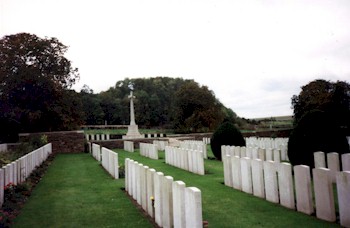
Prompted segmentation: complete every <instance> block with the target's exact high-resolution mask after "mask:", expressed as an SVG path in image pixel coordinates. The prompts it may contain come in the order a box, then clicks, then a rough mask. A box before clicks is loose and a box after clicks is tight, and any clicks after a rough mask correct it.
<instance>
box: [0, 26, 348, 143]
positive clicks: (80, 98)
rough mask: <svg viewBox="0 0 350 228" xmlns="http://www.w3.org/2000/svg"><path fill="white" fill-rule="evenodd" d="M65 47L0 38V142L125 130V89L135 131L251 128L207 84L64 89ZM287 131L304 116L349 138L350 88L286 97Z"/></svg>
mask: <svg viewBox="0 0 350 228" xmlns="http://www.w3.org/2000/svg"><path fill="white" fill-rule="evenodd" d="M67 50H68V47H67V46H65V45H64V44H62V43H61V42H60V41H59V40H58V39H56V38H48V37H45V38H40V37H38V36H36V35H34V34H29V33H18V34H15V35H9V36H5V37H3V38H1V39H0V126H1V127H0V142H3V141H9V140H11V139H12V140H13V138H16V137H17V135H18V133H19V132H44V131H60V130H76V129H79V128H80V127H81V125H83V124H87V125H101V124H105V123H106V122H107V123H108V124H122V125H127V124H129V120H130V117H129V115H130V114H129V99H128V95H129V93H130V88H129V86H130V85H132V86H133V87H134V95H135V96H136V100H135V118H136V123H137V124H138V125H139V126H140V127H142V128H166V129H172V130H173V131H175V132H177V133H192V132H211V131H213V130H215V129H216V128H217V127H218V126H219V125H220V124H221V123H223V122H225V121H229V122H232V123H234V124H236V126H238V127H239V128H242V127H247V125H248V126H250V127H252V126H254V125H256V124H258V123H255V122H254V121H249V120H247V119H244V118H240V117H238V116H237V115H236V113H235V112H234V111H233V110H231V109H230V108H227V107H225V106H224V105H223V104H222V103H221V102H220V101H219V100H218V99H217V98H216V97H215V94H214V92H213V91H211V90H210V89H209V88H208V87H207V86H204V85H199V84H198V83H197V82H195V81H194V80H188V79H187V80H185V79H182V78H169V77H154V78H137V79H129V78H125V79H124V80H121V81H118V82H116V84H115V85H114V86H113V87H111V88H109V89H108V90H107V91H103V92H100V93H94V92H93V91H92V90H91V89H90V88H89V87H88V86H87V85H85V86H84V87H83V88H82V89H81V91H79V92H76V91H74V90H72V89H71V87H72V85H73V84H74V83H75V82H76V81H77V80H79V77H80V75H79V71H78V69H77V68H74V67H73V66H72V64H71V62H70V61H69V60H68V59H67V58H65V56H64V55H65V53H66V51H67ZM292 108H293V110H294V117H295V118H294V120H295V125H297V123H298V122H299V121H300V120H301V119H302V117H303V116H304V115H306V114H307V113H308V112H310V111H312V110H315V109H317V110H321V111H323V112H327V113H329V116H331V118H329V120H327V121H333V122H335V123H336V125H337V126H338V127H339V128H340V129H342V131H343V132H345V134H348V135H349V129H350V128H349V126H350V123H349V121H350V118H349V116H350V85H349V83H348V82H343V81H337V82H335V83H333V82H329V81H326V80H322V79H318V80H314V81H312V82H310V83H309V84H307V85H305V86H303V87H302V91H301V92H300V94H299V95H294V96H293V97H292Z"/></svg>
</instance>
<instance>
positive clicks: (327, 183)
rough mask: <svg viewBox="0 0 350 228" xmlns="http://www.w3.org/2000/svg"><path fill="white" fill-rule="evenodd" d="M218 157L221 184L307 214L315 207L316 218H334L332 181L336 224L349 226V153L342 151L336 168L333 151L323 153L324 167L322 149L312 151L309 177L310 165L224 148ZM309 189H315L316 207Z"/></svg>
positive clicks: (336, 159)
mask: <svg viewBox="0 0 350 228" xmlns="http://www.w3.org/2000/svg"><path fill="white" fill-rule="evenodd" d="M222 150H223V151H225V150H227V148H225V147H223V148H222ZM232 150H234V149H232ZM262 151H264V150H262ZM222 158H223V159H222V160H223V165H224V180H225V185H227V186H230V187H233V188H234V189H237V190H241V191H243V192H246V193H249V194H253V195H255V196H257V197H260V198H265V199H266V200H268V201H270V202H273V203H280V204H281V205H282V206H285V207H287V208H290V209H295V206H296V209H297V210H298V211H299V212H302V213H305V214H309V215H310V214H312V213H314V211H315V210H316V217H317V218H319V219H322V220H326V221H330V222H335V221H336V211H335V202H334V194H333V184H334V183H336V186H337V195H338V205H339V215H340V224H341V225H342V226H345V227H350V214H349V211H350V165H349V164H350V154H343V155H342V164H343V171H340V162H339V155H338V154H337V153H328V154H327V164H328V167H326V165H325V164H326V162H325V155H324V153H323V152H316V153H315V164H316V168H314V169H313V170H312V178H311V172H310V167H308V166H305V165H297V166H294V167H292V166H291V164H289V163H285V162H282V163H280V162H278V161H272V160H267V161H266V160H265V161H264V160H262V159H259V158H250V157H239V156H235V155H232V154H226V153H225V152H224V153H223V157H222ZM292 170H294V175H293V173H292ZM293 180H294V181H293ZM294 183H295V184H294ZM312 183H313V184H312ZM312 186H313V188H312ZM312 192H314V193H315V207H316V208H314V206H313V198H312V195H313V194H312Z"/></svg>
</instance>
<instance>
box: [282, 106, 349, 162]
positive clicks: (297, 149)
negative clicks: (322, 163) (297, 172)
mask: <svg viewBox="0 0 350 228" xmlns="http://www.w3.org/2000/svg"><path fill="white" fill-rule="evenodd" d="M317 151H322V152H324V153H329V152H337V153H339V154H343V153H349V144H348V142H347V139H346V136H345V135H344V134H343V132H342V131H341V129H340V128H339V127H338V126H337V125H336V124H335V123H334V121H333V119H332V118H331V116H330V115H328V114H327V113H325V112H323V111H319V110H314V111H311V112H308V113H306V114H305V115H304V116H303V117H302V118H301V119H300V121H299V123H297V125H296V126H295V128H294V129H293V131H292V132H291V134H290V137H289V141H288V157H289V160H290V162H291V163H292V165H293V166H294V165H301V164H302V165H307V166H310V167H311V168H313V167H314V166H315V164H314V155H313V154H314V152H317Z"/></svg>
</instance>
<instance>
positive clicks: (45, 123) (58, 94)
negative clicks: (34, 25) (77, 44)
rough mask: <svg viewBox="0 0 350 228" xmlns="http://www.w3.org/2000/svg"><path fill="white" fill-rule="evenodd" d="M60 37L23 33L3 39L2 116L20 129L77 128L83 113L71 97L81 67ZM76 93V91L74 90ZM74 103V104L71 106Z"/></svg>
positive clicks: (0, 42) (0, 45) (0, 67)
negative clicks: (70, 59)
mask: <svg viewBox="0 0 350 228" xmlns="http://www.w3.org/2000/svg"><path fill="white" fill-rule="evenodd" d="M67 49H68V47H67V46H65V45H63V44H62V43H61V42H59V41H58V39H56V38H40V37H38V36H36V35H33V34H28V33H19V34H15V35H9V36H5V37H3V38H2V39H1V40H0V102H1V103H0V119H1V122H6V123H7V124H10V125H13V124H17V126H16V127H18V128H19V130H20V131H30V132H32V131H45V130H56V129H70V128H74V127H75V126H76V125H77V124H79V123H80V121H81V120H80V114H79V112H76V109H74V107H73V106H76V105H77V102H79V101H78V100H75V101H74V99H73V100H71V102H68V101H67V99H66V98H67V93H70V94H71V95H72V93H71V92H67V91H68V89H69V88H70V87H71V86H72V85H73V84H74V83H75V82H76V80H77V79H79V74H78V69H77V68H73V67H72V65H71V62H70V61H69V60H68V59H67V58H65V57H64V54H65V53H66V51H67ZM74 95H76V94H74ZM70 106H71V107H70Z"/></svg>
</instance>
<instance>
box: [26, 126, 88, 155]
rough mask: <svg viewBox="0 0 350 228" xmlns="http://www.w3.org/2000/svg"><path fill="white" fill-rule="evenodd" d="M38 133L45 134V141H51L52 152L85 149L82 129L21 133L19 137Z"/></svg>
mask: <svg viewBox="0 0 350 228" xmlns="http://www.w3.org/2000/svg"><path fill="white" fill-rule="evenodd" d="M38 135H46V136H47V141H48V142H50V143H52V152H53V153H81V152H84V150H85V149H84V144H85V136H84V132H83V131H57V132H39V133H21V134H19V137H20V139H23V138H28V137H32V136H38Z"/></svg>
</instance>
